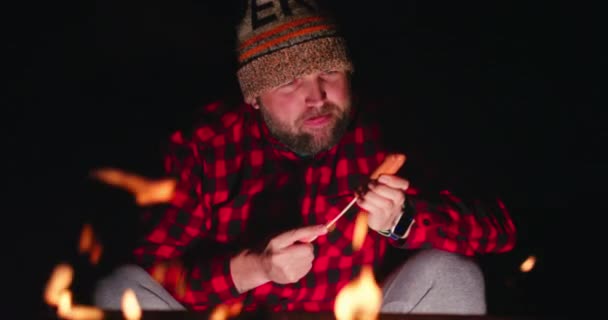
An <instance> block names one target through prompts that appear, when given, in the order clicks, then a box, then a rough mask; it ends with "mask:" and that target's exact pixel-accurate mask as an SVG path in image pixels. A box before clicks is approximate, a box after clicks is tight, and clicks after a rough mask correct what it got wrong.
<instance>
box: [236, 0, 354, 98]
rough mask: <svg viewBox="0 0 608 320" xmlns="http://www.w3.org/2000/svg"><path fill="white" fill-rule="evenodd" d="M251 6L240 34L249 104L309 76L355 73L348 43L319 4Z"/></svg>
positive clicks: (255, 2) (292, 0)
mask: <svg viewBox="0 0 608 320" xmlns="http://www.w3.org/2000/svg"><path fill="white" fill-rule="evenodd" d="M247 3H248V5H247V9H246V12H245V16H244V18H243V20H242V21H241V23H240V24H239V26H238V33H237V41H238V43H237V53H238V70H237V77H238V80H239V84H240V87H241V91H242V93H243V97H244V98H245V101H246V102H248V103H251V102H252V101H254V99H255V98H256V97H258V96H259V95H260V94H261V93H262V92H264V91H265V90H268V89H271V88H273V87H276V86H278V85H281V84H283V83H286V82H289V81H291V80H293V79H295V78H297V77H299V76H301V75H304V74H307V73H310V72H314V71H325V70H344V71H352V70H353V66H352V63H351V61H350V58H349V56H348V53H347V48H346V43H345V40H344V38H343V37H342V36H340V34H339V33H338V30H337V27H336V25H335V23H334V22H333V21H332V19H331V17H330V16H329V15H328V14H327V12H326V11H324V10H323V9H322V8H321V7H320V6H319V3H316V2H314V1H312V0H247Z"/></svg>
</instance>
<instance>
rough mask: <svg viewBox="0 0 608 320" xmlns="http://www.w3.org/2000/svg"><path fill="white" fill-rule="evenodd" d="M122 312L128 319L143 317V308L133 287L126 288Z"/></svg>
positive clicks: (137, 319)
mask: <svg viewBox="0 0 608 320" xmlns="http://www.w3.org/2000/svg"><path fill="white" fill-rule="evenodd" d="M121 302H122V314H123V316H124V317H125V319H126V320H139V319H141V308H140V307H139V302H137V297H136V296H135V292H134V291H133V290H131V289H127V290H125V293H123V295H122V301H121Z"/></svg>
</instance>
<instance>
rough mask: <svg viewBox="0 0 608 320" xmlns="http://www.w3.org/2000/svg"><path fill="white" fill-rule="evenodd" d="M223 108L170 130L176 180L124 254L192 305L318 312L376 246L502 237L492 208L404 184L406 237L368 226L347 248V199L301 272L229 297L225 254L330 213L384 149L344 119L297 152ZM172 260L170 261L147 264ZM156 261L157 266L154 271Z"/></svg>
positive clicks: (510, 233) (377, 256) (477, 246)
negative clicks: (410, 210) (330, 139)
mask: <svg viewBox="0 0 608 320" xmlns="http://www.w3.org/2000/svg"><path fill="white" fill-rule="evenodd" d="M224 107H225V106H224V105H223V104H222V103H219V102H216V103H212V104H210V105H208V106H206V108H205V111H206V119H209V120H210V121H209V122H213V123H206V124H200V125H198V126H196V128H195V129H194V130H193V131H192V132H191V133H190V134H188V135H186V134H185V133H184V132H182V131H179V132H177V133H175V134H173V135H172V137H171V139H170V150H169V153H168V154H167V156H166V158H165V169H166V172H167V174H169V175H170V176H172V177H174V178H176V179H177V180H178V185H177V190H176V192H175V195H174V197H173V199H172V200H171V202H170V203H169V204H168V205H166V206H164V207H163V210H162V213H161V214H160V215H158V216H156V219H155V220H154V221H152V225H153V227H151V228H150V230H149V232H147V233H145V236H144V237H143V239H142V241H141V242H139V243H138V245H137V247H136V248H135V250H134V256H135V258H136V261H138V263H140V264H141V265H142V266H143V267H144V268H146V269H147V270H148V271H149V272H150V273H151V274H153V275H155V277H156V278H157V279H158V280H159V281H160V282H161V283H162V284H163V286H164V287H165V288H166V289H167V290H168V291H169V292H170V293H171V294H172V295H173V296H174V297H176V299H177V300H178V301H180V302H181V303H183V304H184V305H185V306H187V307H189V308H191V309H193V310H208V309H210V308H212V307H214V306H216V305H218V304H220V303H222V304H232V303H242V304H243V306H244V308H245V310H253V309H255V308H258V307H261V306H264V307H266V308H270V309H271V310H286V311H310V312H316V311H330V310H333V303H334V298H335V297H336V295H337V293H338V292H339V290H340V289H341V288H342V287H343V286H344V285H346V284H347V283H348V282H349V281H351V280H352V279H354V278H355V277H356V276H357V275H358V273H359V271H360V270H361V268H362V267H363V266H364V265H369V266H373V267H377V266H378V264H379V263H380V262H381V261H382V258H383V255H384V253H385V251H386V246H387V245H388V244H391V245H393V246H397V247H401V248H405V249H414V248H423V247H434V248H439V249H444V250H447V251H452V252H459V253H462V254H465V255H474V254H478V253H490V252H505V251H508V250H510V249H512V248H513V246H514V243H515V228H514V226H513V223H512V221H511V219H510V217H509V214H508V212H507V211H506V210H505V209H504V206H502V205H500V208H501V209H502V210H497V211H496V212H491V214H490V212H488V211H487V210H482V209H481V208H480V207H475V210H471V209H470V208H468V207H467V206H465V205H464V203H463V202H462V201H460V200H459V199H458V198H456V196H455V195H453V194H451V193H449V192H447V191H446V192H442V194H441V195H439V198H440V199H441V201H440V202H439V203H431V202H428V201H425V200H424V199H422V198H419V197H418V195H417V194H418V192H416V191H415V189H414V188H413V187H412V188H410V191H409V192H408V194H409V195H408V199H409V200H410V201H411V202H410V203H412V204H414V206H415V218H416V221H417V222H416V223H415V224H414V226H413V227H412V229H411V232H410V234H409V237H408V238H407V239H406V240H404V241H403V240H402V241H394V240H390V239H389V238H385V237H383V236H381V235H380V234H378V233H376V232H368V233H367V237H366V239H365V242H364V244H363V246H362V248H361V249H360V250H358V251H353V249H352V240H353V230H354V220H355V218H356V216H357V212H358V208H357V206H353V207H352V208H351V209H350V211H349V212H348V213H347V214H346V215H345V216H344V217H343V218H341V219H340V220H339V221H338V222H337V224H336V226H335V229H334V230H333V231H331V232H329V233H328V234H327V235H325V236H322V237H319V238H318V239H316V240H315V242H314V247H315V260H314V262H313V266H312V270H311V271H310V272H309V273H308V274H307V275H306V276H305V277H303V278H302V279H301V280H300V281H298V282H296V283H293V284H287V285H282V284H276V283H266V284H264V285H262V286H260V287H257V288H255V289H253V290H250V291H249V292H246V293H243V294H239V293H238V292H237V290H236V288H235V286H234V283H233V281H232V278H231V274H230V269H229V262H230V258H231V257H232V256H233V255H235V254H236V253H238V252H239V251H241V250H243V249H245V248H248V249H252V250H261V249H263V248H264V245H265V241H267V240H269V238H270V237H271V236H272V235H275V234H277V233H279V232H281V231H284V230H287V229H291V228H297V227H300V226H305V225H313V224H320V223H326V222H328V221H330V220H331V219H332V218H334V217H335V216H336V215H337V214H338V213H339V212H340V211H341V210H342V208H344V207H345V205H346V204H347V203H348V202H349V201H350V200H351V199H352V196H353V192H354V190H355V189H356V188H357V187H358V186H360V185H361V184H362V183H364V182H365V181H366V179H367V177H368V176H369V175H370V174H371V172H372V171H373V170H374V169H375V168H376V167H377V166H378V165H379V164H380V162H381V161H382V160H383V157H384V156H385V154H386V151H385V150H382V148H381V146H380V144H378V141H379V139H380V135H379V132H378V130H377V129H374V127H373V126H370V125H367V124H365V123H363V122H364V121H361V120H363V119H364V117H358V116H356V121H355V123H354V124H353V125H352V126H351V128H350V129H349V131H348V132H347V133H346V135H345V136H344V137H343V139H342V140H341V141H340V143H339V144H338V145H337V146H335V147H333V148H332V149H330V150H328V151H326V152H322V153H321V154H318V155H316V156H315V157H314V158H310V159H304V158H300V157H298V156H297V155H295V154H294V153H292V152H290V151H289V150H287V149H286V148H284V147H283V146H282V145H281V144H280V143H279V142H277V141H276V140H275V139H273V138H272V137H271V136H270V135H269V132H268V129H267V128H266V126H265V125H264V123H263V121H261V120H260V118H259V116H258V114H257V113H255V112H254V111H252V110H251V107H249V106H247V105H242V106H239V107H238V108H236V109H230V110H229V111H227V112H224V111H222V110H223V109H224ZM406 165H407V162H406ZM174 260H177V261H180V264H176V265H175V266H173V267H169V268H168V269H167V268H166V267H163V268H164V269H163V268H160V267H159V266H160V265H161V264H160V263H162V262H166V261H174ZM161 269H162V270H165V271H166V272H165V273H163V274H164V276H163V277H162V279H161V278H158V276H157V275H158V274H159V273H158V272H159V270H161Z"/></svg>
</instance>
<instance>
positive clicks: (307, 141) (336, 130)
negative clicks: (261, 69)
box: [258, 101, 351, 156]
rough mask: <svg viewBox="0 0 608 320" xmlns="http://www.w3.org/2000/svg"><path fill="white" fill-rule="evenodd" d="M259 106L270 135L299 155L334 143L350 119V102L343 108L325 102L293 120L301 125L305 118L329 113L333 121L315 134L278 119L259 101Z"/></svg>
mask: <svg viewBox="0 0 608 320" xmlns="http://www.w3.org/2000/svg"><path fill="white" fill-rule="evenodd" d="M259 102H260V101H258V103H259ZM260 106H261V107H260V110H261V113H262V118H263V119H264V122H265V123H266V126H268V129H269V130H270V132H271V133H272V135H273V136H275V137H276V138H277V139H278V140H279V141H280V142H282V143H283V144H285V145H286V146H287V147H288V148H289V149H290V150H292V151H293V152H295V153H297V154H299V155H301V156H310V155H314V154H317V153H319V152H321V151H324V150H327V149H330V148H331V147H333V146H334V145H336V144H337V143H338V141H340V139H341V138H342V136H343V135H344V133H345V132H346V130H347V129H348V125H349V123H350V120H351V119H350V113H351V105H350V104H348V105H346V107H345V108H344V110H341V109H340V108H339V107H338V106H337V105H335V104H333V103H330V102H327V103H325V104H324V105H323V106H321V108H318V109H312V110H311V111H310V112H307V113H305V114H303V115H302V116H300V117H299V118H298V119H297V120H296V122H295V126H297V127H301V124H302V123H303V122H304V121H306V119H310V118H312V117H318V116H323V115H329V114H331V115H332V120H331V121H332V122H333V123H331V124H328V125H327V126H326V127H323V128H321V129H320V130H322V131H320V132H317V134H313V133H310V132H301V131H300V130H299V129H298V128H294V127H292V126H291V125H289V124H286V123H283V122H281V121H279V120H278V119H276V118H274V117H273V116H272V115H271V114H270V113H268V112H267V111H266V108H264V106H263V105H261V103H260Z"/></svg>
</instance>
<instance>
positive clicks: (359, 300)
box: [334, 266, 382, 320]
mask: <svg viewBox="0 0 608 320" xmlns="http://www.w3.org/2000/svg"><path fill="white" fill-rule="evenodd" d="M381 305H382V290H381V289H380V287H378V285H377V284H376V280H375V279H374V273H373V271H372V268H371V267H370V266H363V268H362V269H361V273H360V274H359V277H357V279H355V280H353V281H351V282H350V283H349V284H347V285H346V286H345V287H344V288H342V290H340V292H339V293H338V296H337V297H336V302H335V305H334V315H335V316H336V319H337V320H375V319H377V318H378V314H379V313H380V306H381Z"/></svg>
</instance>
